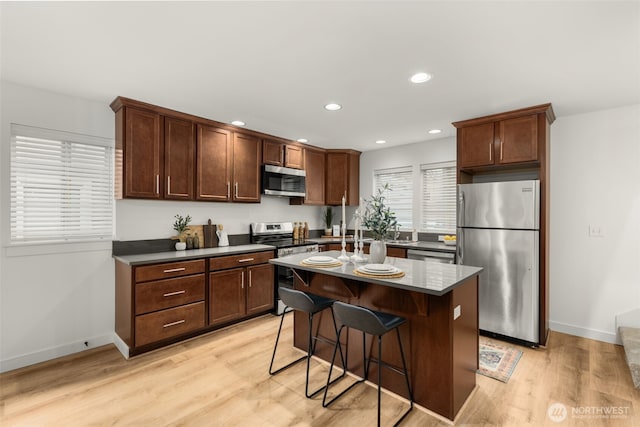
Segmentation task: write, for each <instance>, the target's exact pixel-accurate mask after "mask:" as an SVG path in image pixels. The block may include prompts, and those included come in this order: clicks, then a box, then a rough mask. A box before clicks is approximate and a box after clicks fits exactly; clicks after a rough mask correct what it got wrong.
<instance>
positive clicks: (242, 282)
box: [240, 270, 244, 289]
mask: <svg viewBox="0 0 640 427" xmlns="http://www.w3.org/2000/svg"><path fill="white" fill-rule="evenodd" d="M240 280H241V281H240V286H241V287H242V289H244V270H243V271H242V278H241V279H240Z"/></svg>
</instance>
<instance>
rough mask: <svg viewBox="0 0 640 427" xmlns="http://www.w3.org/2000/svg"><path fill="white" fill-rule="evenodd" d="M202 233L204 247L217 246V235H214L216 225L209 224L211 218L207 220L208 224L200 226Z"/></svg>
mask: <svg viewBox="0 0 640 427" xmlns="http://www.w3.org/2000/svg"><path fill="white" fill-rule="evenodd" d="M202 234H203V239H202V242H203V244H204V247H205V248H215V247H217V246H218V237H217V236H216V225H215V224H211V220H209V224H205V225H203V226H202Z"/></svg>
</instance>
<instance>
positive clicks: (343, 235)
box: [338, 223, 349, 262]
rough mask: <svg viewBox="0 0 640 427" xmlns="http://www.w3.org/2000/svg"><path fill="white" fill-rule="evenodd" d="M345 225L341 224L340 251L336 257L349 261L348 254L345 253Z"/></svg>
mask: <svg viewBox="0 0 640 427" xmlns="http://www.w3.org/2000/svg"><path fill="white" fill-rule="evenodd" d="M346 231H347V227H346V226H345V225H344V223H343V225H342V252H341V253H340V256H339V257H338V259H339V260H340V261H344V262H349V255H347V236H346Z"/></svg>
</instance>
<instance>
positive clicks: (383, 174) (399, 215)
mask: <svg viewBox="0 0 640 427" xmlns="http://www.w3.org/2000/svg"><path fill="white" fill-rule="evenodd" d="M412 172H413V171H412V168H411V166H407V167H403V168H393V169H379V170H376V171H374V173H373V176H374V185H375V190H374V191H376V192H377V191H378V189H380V188H382V187H384V186H385V184H388V185H389V190H390V191H387V192H386V193H385V197H386V201H387V204H388V206H389V207H390V208H391V211H392V212H395V214H396V219H397V221H398V226H399V227H401V228H413V174H412Z"/></svg>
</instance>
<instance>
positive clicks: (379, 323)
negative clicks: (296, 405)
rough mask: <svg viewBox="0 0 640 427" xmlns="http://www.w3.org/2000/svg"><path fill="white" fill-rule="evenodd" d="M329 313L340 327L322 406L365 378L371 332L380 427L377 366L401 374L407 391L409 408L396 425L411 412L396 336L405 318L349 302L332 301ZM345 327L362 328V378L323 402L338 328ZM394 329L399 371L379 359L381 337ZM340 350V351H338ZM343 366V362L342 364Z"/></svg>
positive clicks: (405, 376)
mask: <svg viewBox="0 0 640 427" xmlns="http://www.w3.org/2000/svg"><path fill="white" fill-rule="evenodd" d="M333 312H334V313H335V316H336V317H337V318H338V321H339V322H340V323H341V326H340V329H339V330H338V338H337V340H336V345H335V347H334V349H333V356H332V357H331V367H330V368H329V377H328V379H327V385H326V387H325V390H324V396H323V398H322V406H324V407H325V408H326V407H327V406H329V405H330V404H331V403H333V402H334V401H335V400H336V399H338V398H339V397H340V396H342V395H343V394H345V393H346V392H347V391H349V390H351V389H352V388H353V387H354V386H356V385H357V384H360V383H362V382H364V381H366V379H367V377H368V375H369V363H370V362H371V359H372V357H368V358H367V352H366V334H369V335H375V336H377V337H378V358H377V361H378V426H380V398H381V389H380V387H381V380H382V377H381V367H382V366H383V365H384V366H385V367H387V368H389V369H391V370H393V371H394V372H397V373H399V374H401V375H404V378H405V381H406V384H407V390H408V391H409V402H410V407H409V409H408V410H407V411H406V412H405V413H404V414H403V415H402V417H400V419H399V420H398V421H396V423H395V424H394V426H397V425H398V424H400V422H401V421H402V420H404V418H405V417H406V416H407V415H408V414H409V412H411V410H412V409H413V393H412V391H411V385H410V384H409V374H408V372H407V364H406V362H405V358H404V350H403V348H402V340H401V339H400V331H399V329H398V327H399V326H400V325H402V324H403V323H405V322H406V321H407V319H405V318H404V317H401V316H396V315H393V314H389V313H383V312H380V311H374V310H370V309H368V308H365V307H360V306H356V305H351V304H345V303H343V302H340V301H336V302H335V303H334V304H333ZM345 326H346V327H349V328H353V329H357V330H359V331H362V355H363V367H364V378H362V379H360V380H359V381H357V382H355V383H353V384H351V385H350V386H349V387H347V388H346V389H345V390H343V391H342V392H340V393H339V394H338V395H337V396H334V397H333V398H332V399H331V400H330V401H328V402H327V392H328V391H329V384H330V383H329V379H330V378H331V371H332V370H333V364H334V361H335V357H336V351H337V349H338V348H339V347H340V334H342V330H343V329H344V327H345ZM393 329H395V330H396V336H397V337H398V345H399V346H400V356H401V357H402V368H403V370H402V371H401V370H399V369H397V368H395V367H394V366H391V365H389V364H387V363H385V362H383V361H382V360H380V359H381V358H382V336H383V335H384V334H386V333H387V332H390V331H392V330H393ZM340 351H342V350H340ZM343 366H345V365H343Z"/></svg>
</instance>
